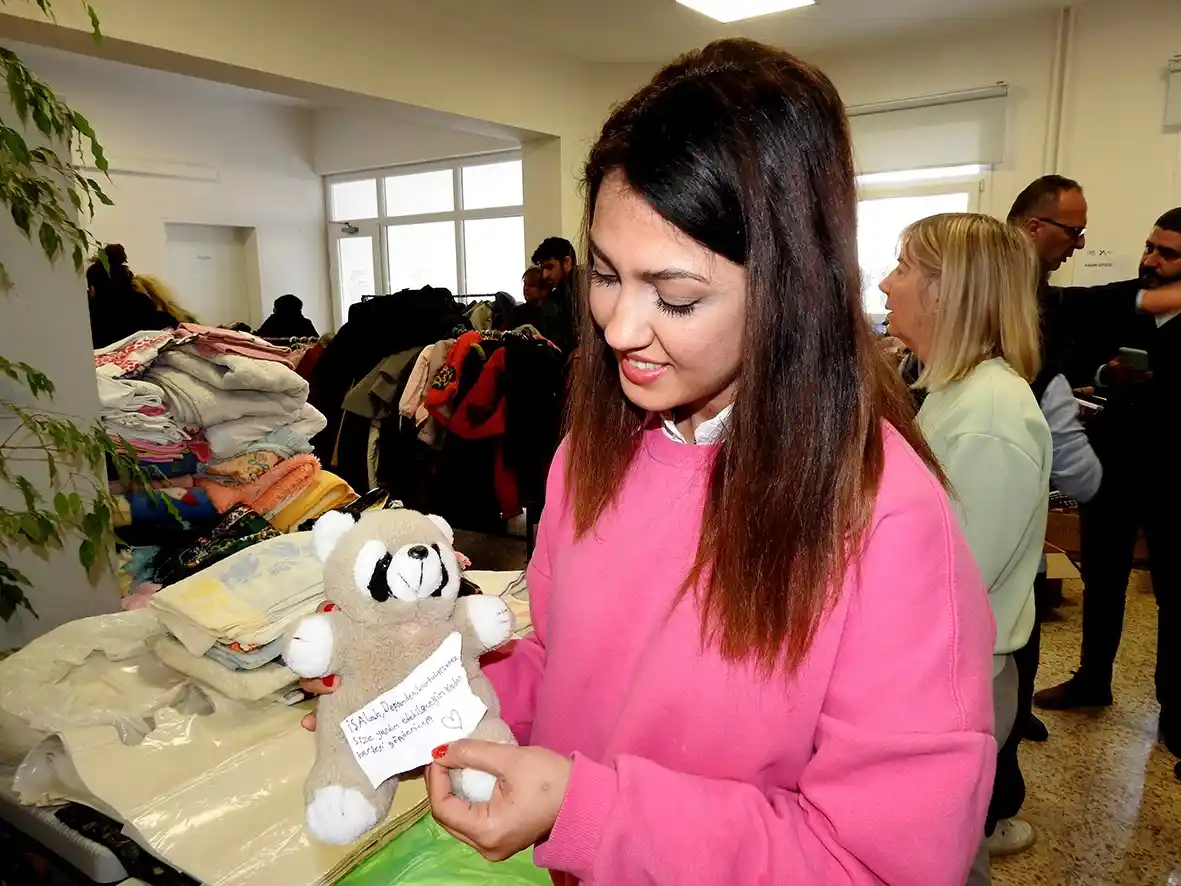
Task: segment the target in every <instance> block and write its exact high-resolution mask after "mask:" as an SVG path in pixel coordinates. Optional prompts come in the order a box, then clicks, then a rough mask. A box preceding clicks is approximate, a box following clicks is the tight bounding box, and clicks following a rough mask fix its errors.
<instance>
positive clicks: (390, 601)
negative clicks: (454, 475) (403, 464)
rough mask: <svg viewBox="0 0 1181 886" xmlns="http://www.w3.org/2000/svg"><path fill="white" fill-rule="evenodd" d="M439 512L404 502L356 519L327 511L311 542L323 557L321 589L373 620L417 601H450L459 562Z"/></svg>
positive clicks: (456, 590) (456, 589) (362, 618)
mask: <svg viewBox="0 0 1181 886" xmlns="http://www.w3.org/2000/svg"><path fill="white" fill-rule="evenodd" d="M452 542H453V535H452V532H451V527H450V526H448V525H447V521H446V520H444V519H443V518H442V517H436V516H433V515H432V516H428V515H425V514H420V513H418V512H417V511H410V510H406V509H404V508H398V509H394V510H382V511H368V512H366V513H365V514H362V516H361V518H360V520H357V521H355V522H354V520H353V518H352V517H351V516H350V515H348V514H344V513H340V512H336V511H333V512H329V513H327V514H325V515H324V516H323V517H321V518H320V519H319V520H317V521H316V525H315V526H314V527H313V529H312V543H313V546H314V547H315V550H316V556H317V557H319V558H320V560H321V562H323V563H324V593H325V595H326V596H327V597H328V599H329V600H331V601H332V602H333V603H335V604H336V605H337V606H339V607H340V608H341V609H343V610H344V611H345V612H346V613H348V615H349V616H350V617H352V618H354V619H356V620H357V621H361V622H375V621H377V620H378V619H381V618H388V617H390V616H391V615H396V614H398V613H399V612H400V611H407V610H409V611H413V610H414V609H417V608H418V606H417V604H420V603H421V602H424V601H430V600H432V599H433V600H438V601H442V602H450V603H451V604H453V603H454V601H455V599H456V598H457V597H459V596H460V566H459V560H458V558H457V557H456V554H455V550H454V548H452V546H451V545H452Z"/></svg>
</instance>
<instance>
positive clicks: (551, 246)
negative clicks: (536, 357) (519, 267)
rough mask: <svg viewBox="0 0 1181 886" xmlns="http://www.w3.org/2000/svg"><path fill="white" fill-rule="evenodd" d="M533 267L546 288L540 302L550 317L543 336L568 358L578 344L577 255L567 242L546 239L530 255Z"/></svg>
mask: <svg viewBox="0 0 1181 886" xmlns="http://www.w3.org/2000/svg"><path fill="white" fill-rule="evenodd" d="M532 261H533V264H534V266H535V267H537V268H539V269H540V270H541V277H542V281H543V283H544V286H545V288H546V290H547V291H546V294H545V296H544V300H543V301H541V302H539V304H541V305H542V306H543V307H544V308H545V310H546V311H547V313H548V314H549V315H550V317H551V320H550V326H551V329H550V331H551V332H552V333H553V334H552V335H546V338H548V339H549V340H550V341H552V342H553V343H554V344H556V345H557V346H558V347H559V348H560V349H561V350H562V353H564V354H570V353H571V352H572V351H573V350H574V348H575V347H576V346H577V343H578V334H577V327H576V323H575V320H574V318H575V316H576V312H577V310H578V292H579V285H580V280H579V277H580V275H581V272H580V271H579V268H578V258H577V253H576V252H575V251H574V246H573V245H572V244H571V243H570V241H569V240H563V239H562V238H561V237H547V238H546V239H545V240H543V241H541V245H539V246H538V247H537V249H535V250H534V251H533V258H532Z"/></svg>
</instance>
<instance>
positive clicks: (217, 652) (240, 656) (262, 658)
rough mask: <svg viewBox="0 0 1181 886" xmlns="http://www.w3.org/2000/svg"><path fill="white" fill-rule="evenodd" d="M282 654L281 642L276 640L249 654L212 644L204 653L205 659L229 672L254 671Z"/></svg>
mask: <svg viewBox="0 0 1181 886" xmlns="http://www.w3.org/2000/svg"><path fill="white" fill-rule="evenodd" d="M282 654H283V641H282V640H276V641H275V642H274V643H268V644H267V645H266V646H262V647H260V648H258V649H254V650H252V651H250V652H242V651H240V650H238V649H232V648H230V647H229V646H225V645H223V644H221V643H214V644H213V645H212V646H210V647H209V651H208V652H206V653H205V657H206V658H211V659H213V660H214V661H215V662H217V663H218V664H219V665H221V666H222V667H223V668H229V669H230V670H231V671H254V670H257V669H258V668H261V667H262V666H263V665H268V664H270V663H271V662H273V661H275V660H276V659H277V658H279V657H280V656H281V655H282Z"/></svg>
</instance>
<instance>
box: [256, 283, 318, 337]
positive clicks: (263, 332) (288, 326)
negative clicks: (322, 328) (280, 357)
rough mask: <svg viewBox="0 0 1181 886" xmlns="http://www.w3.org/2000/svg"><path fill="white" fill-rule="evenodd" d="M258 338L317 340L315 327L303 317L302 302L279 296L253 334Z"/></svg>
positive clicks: (294, 296)
mask: <svg viewBox="0 0 1181 886" xmlns="http://www.w3.org/2000/svg"><path fill="white" fill-rule="evenodd" d="M255 335H257V336H258V337H259V338H319V337H320V333H318V332H317V331H316V327H315V325H314V324H313V323H312V321H311V320H309V319H308V318H307V317H305V316H304V315H303V301H302V300H301V299H300V298H299V296H296V295H292V294H291V293H290V292H289V293H287V294H286V295H280V296H279V297H278V298H277V299H275V306H274V308H272V310H271V316H269V317H267V318H266V319H265V320H264V321H263V322H262V326H260V327H258V332H256V333H255Z"/></svg>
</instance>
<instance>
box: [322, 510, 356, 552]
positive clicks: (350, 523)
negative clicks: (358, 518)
mask: <svg viewBox="0 0 1181 886" xmlns="http://www.w3.org/2000/svg"><path fill="white" fill-rule="evenodd" d="M356 525H357V524H356V522H355V521H354V520H353V518H352V517H351V516H350V515H349V514H345V513H342V512H340V511H329V512H328V513H327V514H325V515H324V516H323V517H321V518H320V519H319V520H317V521H316V524H315V525H314V526H313V527H312V548H313V549H314V550H315V552H316V559H318V560H319V561H320V562H321V563H327V562H328V558H329V557H330V556H331V555H332V552H333V551H334V550H336V546H337V544H338V543H339V542H340V540H341V539H342V538H343V537H344V534H345V533H346V532H348V531H349V530H350V529H352V528H353V527H354V526H356Z"/></svg>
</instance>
